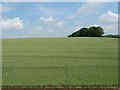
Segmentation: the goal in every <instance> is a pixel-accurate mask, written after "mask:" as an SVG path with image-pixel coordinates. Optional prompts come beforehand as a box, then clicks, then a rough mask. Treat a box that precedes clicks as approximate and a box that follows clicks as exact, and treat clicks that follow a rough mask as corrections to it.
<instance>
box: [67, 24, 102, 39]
mask: <svg viewBox="0 0 120 90" xmlns="http://www.w3.org/2000/svg"><path fill="white" fill-rule="evenodd" d="M103 34H104V30H103V29H102V28H101V27H100V26H98V27H94V26H92V27H90V28H85V27H84V28H81V29H80V30H78V31H76V32H74V33H72V34H70V35H69V36H68V37H101V36H102V35H103Z"/></svg>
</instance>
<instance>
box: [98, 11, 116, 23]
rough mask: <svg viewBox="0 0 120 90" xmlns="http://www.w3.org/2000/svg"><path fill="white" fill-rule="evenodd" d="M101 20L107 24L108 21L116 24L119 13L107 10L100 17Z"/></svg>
mask: <svg viewBox="0 0 120 90" xmlns="http://www.w3.org/2000/svg"><path fill="white" fill-rule="evenodd" d="M99 20H100V21H101V22H103V23H107V24H108V23H112V24H114V23H115V24H116V23H117V22H118V14H115V13H113V12H112V11H107V12H106V13H105V14H103V15H101V16H100V17H99Z"/></svg>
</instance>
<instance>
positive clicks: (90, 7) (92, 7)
mask: <svg viewBox="0 0 120 90" xmlns="http://www.w3.org/2000/svg"><path fill="white" fill-rule="evenodd" d="M103 4H104V3H97V2H96V3H94V2H88V3H85V4H83V5H82V6H81V7H80V8H78V9H77V10H76V12H75V13H74V14H72V15H69V16H68V17H67V18H68V19H75V18H77V17H79V16H83V15H84V16H90V15H94V14H97V13H99V12H100V8H101V7H100V6H101V5H103Z"/></svg>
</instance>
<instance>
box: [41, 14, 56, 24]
mask: <svg viewBox="0 0 120 90" xmlns="http://www.w3.org/2000/svg"><path fill="white" fill-rule="evenodd" d="M40 22H42V23H45V24H48V23H51V22H54V19H53V17H51V16H50V17H48V18H45V17H40Z"/></svg>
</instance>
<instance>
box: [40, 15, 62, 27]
mask: <svg viewBox="0 0 120 90" xmlns="http://www.w3.org/2000/svg"><path fill="white" fill-rule="evenodd" d="M39 22H40V24H47V25H48V26H53V27H63V26H64V22H63V21H61V20H58V19H55V18H53V17H52V16H49V17H46V18H45V17H40V20H39Z"/></svg>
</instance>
